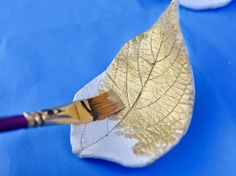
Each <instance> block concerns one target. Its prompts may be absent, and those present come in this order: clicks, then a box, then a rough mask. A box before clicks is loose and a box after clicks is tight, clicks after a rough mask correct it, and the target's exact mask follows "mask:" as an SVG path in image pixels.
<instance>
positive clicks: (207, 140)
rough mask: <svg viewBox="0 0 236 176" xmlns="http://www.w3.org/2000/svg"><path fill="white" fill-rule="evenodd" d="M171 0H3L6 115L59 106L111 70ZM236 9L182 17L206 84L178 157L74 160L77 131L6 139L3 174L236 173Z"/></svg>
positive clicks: (2, 138)
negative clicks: (133, 164)
mask: <svg viewBox="0 0 236 176" xmlns="http://www.w3.org/2000/svg"><path fill="white" fill-rule="evenodd" d="M168 3H169V0H162V1H159V0H128V1H125V0H116V1H109V0H99V1H97V0H89V1H86V0H67V1H63V0H38V1H32V0H22V1H18V0H11V1H6V0H0V115H6V114H14V113H19V112H23V111H31V110H36V109H42V108H48V107H53V106H56V105H59V104H62V103H65V102H69V101H71V100H72V98H73V95H74V94H75V93H76V91H77V90H78V89H80V88H81V87H82V86H83V85H84V84H85V83H87V82H88V81H89V80H91V79H92V78H94V77H95V76H97V75H98V74H100V73H101V72H102V71H103V70H104V69H106V67H107V66H108V65H109V63H110V62H111V60H112V59H113V57H114V56H115V55H116V53H117V52H118V51H119V49H120V48H121V46H122V45H123V44H124V43H125V42H126V41H127V40H128V39H130V38H131V37H133V36H135V35H137V34H139V33H141V32H143V31H145V30H146V29H148V28H149V27H150V26H151V25H152V24H153V23H154V22H155V21H156V19H157V17H159V16H160V14H161V13H162V12H163V10H164V9H165V8H166V6H167V5H168ZM235 16H236V2H235V1H234V2H232V3H231V4H230V5H228V6H227V7H225V8H221V9H218V10H212V11H200V12H197V11H191V10H188V9H185V8H181V9H180V18H181V26H182V30H183V34H184V37H185V39H186V43H187V46H188V49H189V53H190V59H191V63H192V66H193V72H194V77H195V84H196V101H195V109H194V114H193V120H192V123H191V126H190V128H189V131H188V133H187V134H186V136H185V137H184V138H183V140H182V141H181V142H180V144H179V145H177V146H176V147H175V148H174V149H173V150H171V151H170V152H169V153H168V154H166V155H165V156H164V157H162V158H161V159H160V160H158V161H156V162H155V163H153V164H152V165H150V166H148V167H145V168H139V169H130V168H125V167H122V166H120V165H118V164H114V163H111V162H107V161H103V160H95V159H78V158H76V157H75V156H74V155H73V154H72V153H71V146H70V142H69V137H70V127H69V126H55V127H43V128H38V129H29V130H19V131H17V132H10V133H1V134H0V176H21V175H24V176H29V175H34V176H41V175H47V176H50V175H57V176H61V175H84V176H90V175H95V176H98V175H113V176H116V175H126V174H127V175H162V176H165V175H166V176H169V175H181V176H185V175H186V176H189V175H191V176H209V175H214V176H218V175H219V176H221V175H227V176H233V175H235V174H236V167H235V163H236V150H235V146H236V103H235V100H236V84H235V80H236V53H235V47H236V37H235V33H236V20H235Z"/></svg>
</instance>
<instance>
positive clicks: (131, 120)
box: [94, 0, 194, 158]
mask: <svg viewBox="0 0 236 176" xmlns="http://www.w3.org/2000/svg"><path fill="white" fill-rule="evenodd" d="M100 89H101V90H109V89H113V90H114V91H115V92H116V93H117V94H118V95H119V96H120V98H121V100H122V101H123V103H124V105H125V107H126V108H125V109H124V110H122V111H121V112H119V113H117V114H115V115H113V116H112V119H113V120H117V121H118V123H117V125H116V126H115V127H114V128H112V129H111V130H109V131H108V134H109V133H111V132H112V131H113V130H114V129H116V130H118V132H117V134H119V135H123V136H126V137H128V138H131V139H136V140H137V141H138V142H137V143H136V145H135V146H134V147H133V152H134V153H135V154H137V155H146V156H151V157H155V158H158V157H160V156H161V155H162V154H163V153H165V152H166V151H168V150H169V149H170V148H171V147H172V146H174V145H175V144H176V143H177V142H178V141H179V139H180V138H181V137H182V136H183V135H184V133H185V131H186V130H187V128H188V126H189V123H190V120H191V115H192V110H193V104H194V85H193V78H192V70H191V66H190V63H189V60H188V56H187V53H186V49H185V44H184V41H183V37H182V33H181V30H180V25H179V20H178V1H177V0H173V1H172V3H171V4H170V6H169V7H168V8H167V10H166V11H165V12H164V13H163V15H162V16H161V17H160V19H159V20H158V21H157V22H156V23H155V24H154V25H153V26H152V27H151V28H150V29H149V30H148V31H146V32H144V33H143V34H140V35H138V36H136V37H135V38H133V39H131V40H130V41H128V42H127V43H126V44H125V45H124V46H123V48H122V49H121V50H120V52H119V53H118V55H117V56H116V58H115V59H114V61H113V62H112V64H111V65H110V67H109V68H108V70H107V72H106V73H105V77H104V79H103V80H102V81H101V87H100ZM108 134H107V135H108ZM104 137H105V136H103V137H102V138H100V139H98V140H97V141H96V142H98V141H100V140H102V139H103V138H104ZM96 142H94V143H96Z"/></svg>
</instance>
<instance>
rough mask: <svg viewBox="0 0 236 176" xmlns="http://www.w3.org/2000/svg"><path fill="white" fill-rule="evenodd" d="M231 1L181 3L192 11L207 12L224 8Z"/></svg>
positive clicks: (202, 0)
mask: <svg viewBox="0 0 236 176" xmlns="http://www.w3.org/2000/svg"><path fill="white" fill-rule="evenodd" d="M231 1H232V0H179V3H180V5H182V6H184V7H187V8H190V9H194V10H205V9H215V8H220V7H223V6H225V5H227V4H229V3H230V2H231Z"/></svg>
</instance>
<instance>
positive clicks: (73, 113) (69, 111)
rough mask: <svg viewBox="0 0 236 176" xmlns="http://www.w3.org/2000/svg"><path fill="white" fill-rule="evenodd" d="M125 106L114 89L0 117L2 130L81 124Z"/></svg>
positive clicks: (99, 118)
mask: <svg viewBox="0 0 236 176" xmlns="http://www.w3.org/2000/svg"><path fill="white" fill-rule="evenodd" d="M123 108H124V105H123V103H122V101H121V100H120V98H119V97H118V96H117V95H116V93H115V92H114V91H112V90H110V91H108V92H103V93H101V94H99V95H98V96H95V97H92V98H88V99H85V100H79V101H74V102H72V103H70V104H67V105H64V106H60V107H57V108H53V109H45V110H41V111H36V112H31V113H23V114H20V115H14V116H9V117H2V118H0V131H9V130H15V129H20V128H28V127H37V126H43V125H48V124H80V123H88V122H92V121H95V120H102V119H104V118H106V117H108V116H110V115H112V114H114V113H116V112H118V111H120V110H122V109H123Z"/></svg>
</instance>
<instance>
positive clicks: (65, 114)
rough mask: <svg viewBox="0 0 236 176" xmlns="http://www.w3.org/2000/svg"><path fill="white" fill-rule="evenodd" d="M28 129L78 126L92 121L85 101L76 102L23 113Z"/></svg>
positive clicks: (87, 103) (89, 108)
mask: <svg viewBox="0 0 236 176" xmlns="http://www.w3.org/2000/svg"><path fill="white" fill-rule="evenodd" d="M24 116H25V118H26V119H27V121H28V126H29V127H34V126H42V125H48V124H79V123H87V122H91V121H93V120H94V118H93V116H92V114H91V106H90V104H89V102H88V101H87V100H83V101H76V102H73V103H71V104H68V105H65V106H61V107H59V108H55V109H46V110H42V111H37V112H33V113H24Z"/></svg>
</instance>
